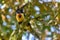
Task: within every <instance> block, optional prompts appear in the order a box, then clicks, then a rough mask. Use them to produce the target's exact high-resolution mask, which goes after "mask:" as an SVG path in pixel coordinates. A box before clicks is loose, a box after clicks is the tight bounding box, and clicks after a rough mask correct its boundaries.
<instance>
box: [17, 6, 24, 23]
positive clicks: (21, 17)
mask: <svg viewBox="0 0 60 40" xmlns="http://www.w3.org/2000/svg"><path fill="white" fill-rule="evenodd" d="M16 20H17V22H18V24H21V23H22V22H23V20H24V14H23V9H20V8H19V7H18V8H17V10H16Z"/></svg>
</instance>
